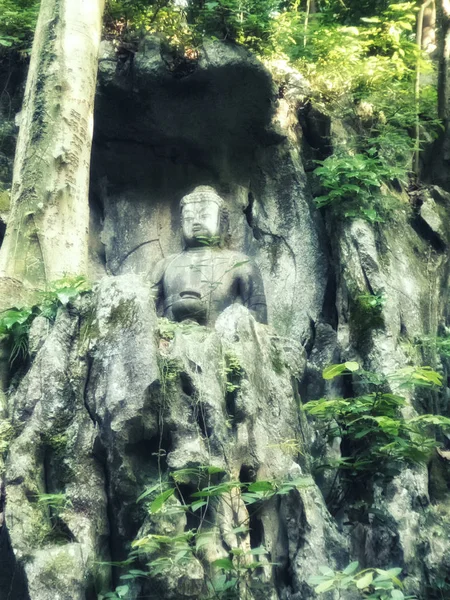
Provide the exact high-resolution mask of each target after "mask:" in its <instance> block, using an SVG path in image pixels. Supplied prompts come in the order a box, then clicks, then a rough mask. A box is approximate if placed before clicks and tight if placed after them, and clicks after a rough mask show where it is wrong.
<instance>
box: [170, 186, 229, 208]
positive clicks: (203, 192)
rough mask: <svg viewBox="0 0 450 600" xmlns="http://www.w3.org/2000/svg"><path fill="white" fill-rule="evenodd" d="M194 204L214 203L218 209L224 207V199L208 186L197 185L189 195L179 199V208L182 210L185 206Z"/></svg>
mask: <svg viewBox="0 0 450 600" xmlns="http://www.w3.org/2000/svg"><path fill="white" fill-rule="evenodd" d="M194 202H215V203H216V204H218V205H219V207H220V208H224V207H225V201H224V199H223V198H222V197H221V196H220V195H219V193H218V192H217V191H216V190H215V189H214V188H213V187H211V186H209V185H198V186H197V187H196V188H195V189H194V190H193V191H192V192H191V193H190V194H186V196H184V197H183V198H182V199H181V202H180V207H181V208H183V206H186V204H191V203H194Z"/></svg>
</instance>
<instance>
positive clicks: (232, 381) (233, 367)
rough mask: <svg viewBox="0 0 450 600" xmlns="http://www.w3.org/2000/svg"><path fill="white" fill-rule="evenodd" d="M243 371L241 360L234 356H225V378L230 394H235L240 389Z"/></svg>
mask: <svg viewBox="0 0 450 600" xmlns="http://www.w3.org/2000/svg"><path fill="white" fill-rule="evenodd" d="M242 375H243V371H242V367H241V364H240V362H239V359H238V357H237V356H235V355H234V354H229V353H228V354H225V367H224V376H225V379H226V383H225V388H226V391H227V392H229V393H233V392H235V391H236V390H238V389H239V388H240V381H241V379H242Z"/></svg>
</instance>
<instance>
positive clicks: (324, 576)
mask: <svg viewBox="0 0 450 600" xmlns="http://www.w3.org/2000/svg"><path fill="white" fill-rule="evenodd" d="M358 567H359V563H358V562H352V563H350V564H349V565H348V567H346V568H345V569H344V570H343V571H333V569H330V568H329V567H320V568H319V571H320V573H321V574H320V575H316V576H314V577H311V578H310V580H309V582H308V583H310V584H311V585H314V586H316V587H315V589H314V591H315V592H316V594H325V593H326V592H330V591H332V590H337V591H344V590H346V591H351V592H354V593H359V594H360V597H361V598H368V599H370V600H408V599H409V600H413V599H414V598H415V596H405V595H404V593H403V591H402V590H403V584H402V582H401V581H400V579H398V575H400V573H401V572H402V569H401V568H400V567H395V568H393V569H388V570H384V569H371V568H369V569H363V570H362V571H358Z"/></svg>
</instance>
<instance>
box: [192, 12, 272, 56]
mask: <svg viewBox="0 0 450 600" xmlns="http://www.w3.org/2000/svg"><path fill="white" fill-rule="evenodd" d="M280 4H281V3H280V1H279V0H212V1H207V2H204V1H202V0H194V2H192V4H191V7H190V10H189V13H188V18H189V20H190V21H191V22H192V23H193V24H194V26H195V28H196V29H197V30H198V31H200V32H202V33H203V34H204V35H207V36H208V37H213V38H218V39H220V40H229V41H235V42H239V43H241V44H246V45H247V46H249V47H250V48H252V49H254V50H259V51H262V50H263V49H264V47H265V46H267V44H268V42H269V38H270V34H271V27H272V22H273V13H274V11H276V10H278V9H279V7H280Z"/></svg>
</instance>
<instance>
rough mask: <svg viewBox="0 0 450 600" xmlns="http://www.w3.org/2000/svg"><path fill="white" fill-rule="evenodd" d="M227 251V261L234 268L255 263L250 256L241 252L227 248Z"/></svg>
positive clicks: (247, 266)
mask: <svg viewBox="0 0 450 600" xmlns="http://www.w3.org/2000/svg"><path fill="white" fill-rule="evenodd" d="M227 253H228V260H229V262H231V263H232V264H233V265H234V266H235V267H236V268H242V269H246V268H249V267H253V266H254V265H255V262H254V260H253V259H252V257H251V256H248V255H247V254H244V253H243V252H238V251H236V250H227Z"/></svg>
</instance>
